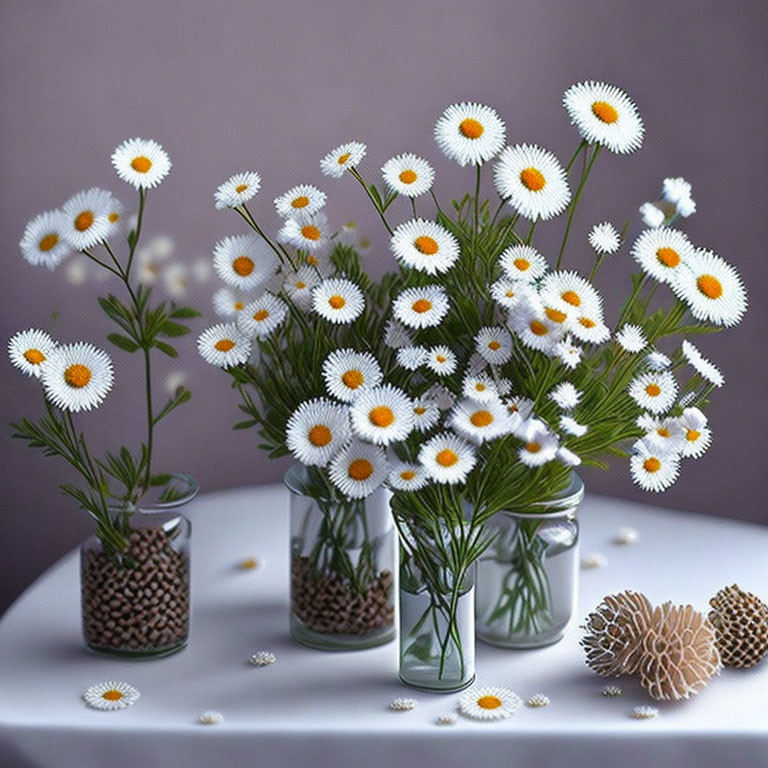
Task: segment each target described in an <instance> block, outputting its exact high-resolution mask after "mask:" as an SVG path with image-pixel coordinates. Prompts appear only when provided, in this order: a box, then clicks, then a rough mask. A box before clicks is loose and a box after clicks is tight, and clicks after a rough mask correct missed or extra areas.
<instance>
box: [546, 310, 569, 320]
mask: <svg viewBox="0 0 768 768" xmlns="http://www.w3.org/2000/svg"><path fill="white" fill-rule="evenodd" d="M544 314H546V316H547V317H548V318H549V319H550V320H551V321H552V322H553V323H564V322H565V319H566V318H567V317H568V315H566V314H565V312H561V311H560V310H559V309H554V308H553V307H547V308H546V309H545V310H544Z"/></svg>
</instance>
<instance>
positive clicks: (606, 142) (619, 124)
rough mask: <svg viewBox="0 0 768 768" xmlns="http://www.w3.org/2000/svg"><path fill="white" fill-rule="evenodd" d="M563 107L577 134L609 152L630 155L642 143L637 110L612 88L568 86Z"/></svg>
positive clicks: (588, 84)
mask: <svg viewBox="0 0 768 768" xmlns="http://www.w3.org/2000/svg"><path fill="white" fill-rule="evenodd" d="M563 104H564V105H565V109H566V111H567V112H568V116H569V117H570V118H571V122H572V123H573V124H574V125H575V126H576V128H577V129H578V131H579V133H580V134H581V135H582V136H583V137H584V138H585V139H586V140H587V141H588V142H589V143H590V144H600V145H602V146H604V147H606V148H607V149H609V150H611V152H618V153H622V154H623V153H627V152H634V151H635V150H636V149H639V148H640V145H641V144H642V143H643V132H644V130H645V129H644V128H643V121H642V120H641V119H640V115H639V114H638V112H637V107H636V106H635V105H634V103H633V102H632V100H631V99H630V98H629V96H627V94H626V93H624V91H622V90H620V89H619V88H616V86H614V85H608V84H606V83H599V82H595V81H594V80H590V81H587V82H584V83H577V84H576V85H572V86H571V87H570V88H569V89H568V90H567V91H566V92H565V94H564V95H563Z"/></svg>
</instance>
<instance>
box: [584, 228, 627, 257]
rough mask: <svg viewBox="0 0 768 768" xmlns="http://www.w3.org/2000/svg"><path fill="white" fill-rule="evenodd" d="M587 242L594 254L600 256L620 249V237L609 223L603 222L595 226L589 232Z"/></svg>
mask: <svg viewBox="0 0 768 768" xmlns="http://www.w3.org/2000/svg"><path fill="white" fill-rule="evenodd" d="M588 240H589V244H590V245H591V246H592V248H593V249H594V251H595V253H598V254H600V255H602V254H604V253H616V251H618V250H619V248H620V247H621V236H620V235H619V232H618V230H617V229H616V227H614V226H613V224H611V223H610V222H609V221H604V222H603V223H602V224H595V226H594V227H592V229H590V230H589V236H588Z"/></svg>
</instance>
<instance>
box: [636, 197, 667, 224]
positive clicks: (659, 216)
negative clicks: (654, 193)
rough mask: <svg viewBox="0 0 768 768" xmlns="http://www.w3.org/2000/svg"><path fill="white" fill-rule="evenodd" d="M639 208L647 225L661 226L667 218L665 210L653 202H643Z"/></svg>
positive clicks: (641, 216)
mask: <svg viewBox="0 0 768 768" xmlns="http://www.w3.org/2000/svg"><path fill="white" fill-rule="evenodd" d="M638 210H639V211H640V218H641V219H642V220H643V224H645V226H646V227H661V226H663V225H664V221H665V220H666V218H667V216H666V214H665V213H664V211H662V210H661V208H659V207H658V206H655V205H654V204H653V203H643V204H642V205H641V206H640V208H638Z"/></svg>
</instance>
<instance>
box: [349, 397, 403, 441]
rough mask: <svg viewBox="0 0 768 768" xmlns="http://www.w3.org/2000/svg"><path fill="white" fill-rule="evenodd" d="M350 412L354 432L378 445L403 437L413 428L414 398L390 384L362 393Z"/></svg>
mask: <svg viewBox="0 0 768 768" xmlns="http://www.w3.org/2000/svg"><path fill="white" fill-rule="evenodd" d="M351 415H352V427H353V428H354V430H355V432H356V433H357V434H358V435H359V436H360V437H361V438H362V439H363V440H368V441H370V442H372V443H377V444H379V445H388V444H389V443H391V442H393V441H395V440H404V439H405V438H406V437H408V435H409V434H410V433H411V431H412V430H413V427H414V414H413V403H412V402H411V399H410V398H409V397H408V395H406V394H405V392H403V391H402V390H401V389H398V388H397V387H394V386H392V385H391V384H385V385H383V386H380V387H374V388H372V389H366V390H365V391H364V392H361V393H360V395H359V396H358V397H357V398H356V399H355V401H354V403H353V404H352V406H351Z"/></svg>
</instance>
